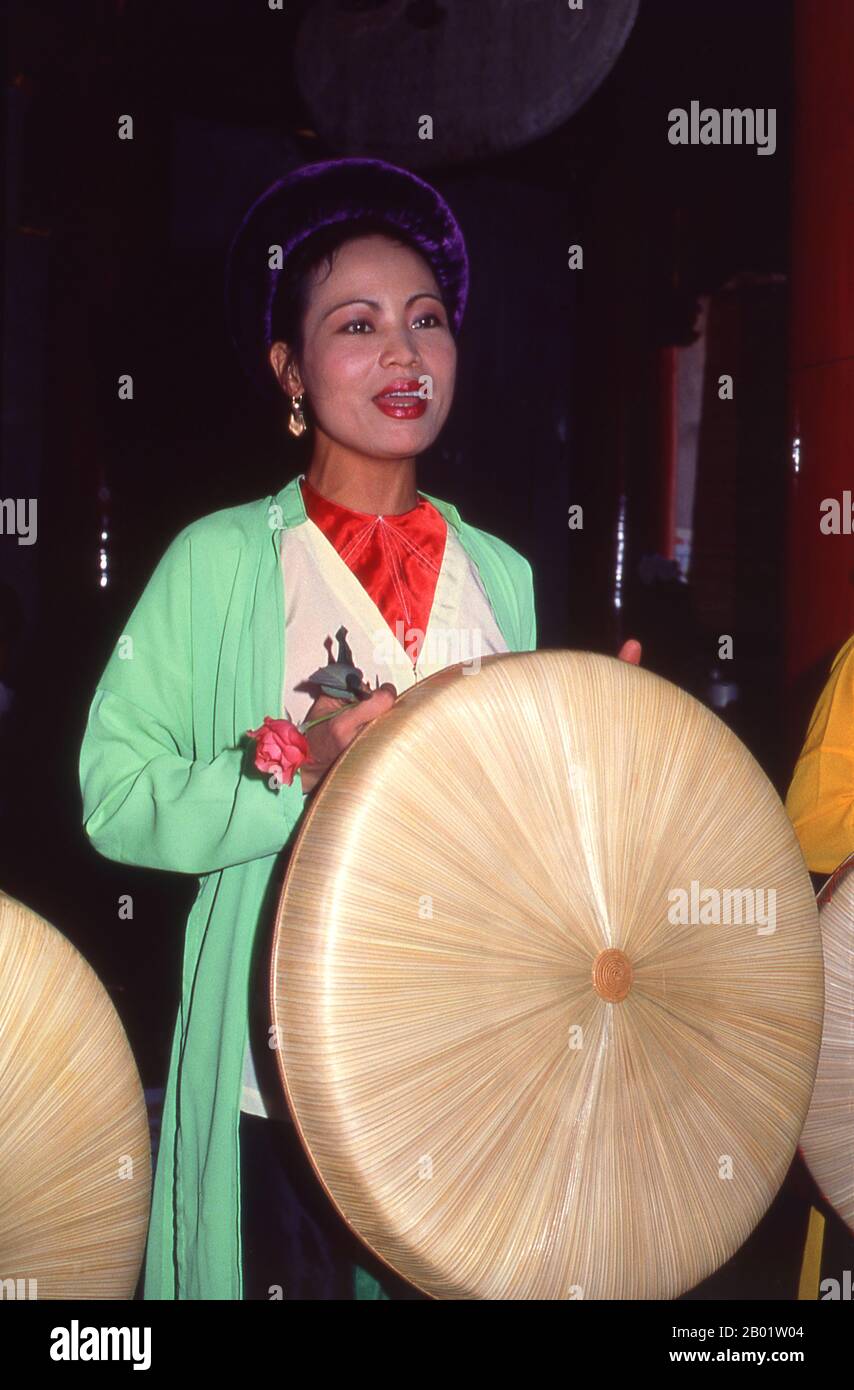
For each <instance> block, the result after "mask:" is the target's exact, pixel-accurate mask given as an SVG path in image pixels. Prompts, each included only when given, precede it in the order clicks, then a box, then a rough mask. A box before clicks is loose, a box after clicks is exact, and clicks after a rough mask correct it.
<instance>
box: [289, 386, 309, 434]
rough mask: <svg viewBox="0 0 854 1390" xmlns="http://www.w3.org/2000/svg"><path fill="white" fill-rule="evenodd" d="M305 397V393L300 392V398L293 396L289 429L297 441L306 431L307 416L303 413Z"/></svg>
mask: <svg viewBox="0 0 854 1390" xmlns="http://www.w3.org/2000/svg"><path fill="white" fill-rule="evenodd" d="M304 396H305V392H304V391H300V393H299V395H298V396H291V418H290V420H289V421H288V429H289V430H290V432H291V434H292V435H294V436H295V437H296V438H297V439H299V437H300V435H301V434H305V431H306V422H305V416H304V415H303V413H302V403H303V398H304Z"/></svg>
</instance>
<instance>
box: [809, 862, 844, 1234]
mask: <svg viewBox="0 0 854 1390" xmlns="http://www.w3.org/2000/svg"><path fill="white" fill-rule="evenodd" d="M818 904H819V921H820V923H821V939H822V946H823V949H824V989H825V1005H824V1029H823V1031H822V1039H821V1051H820V1053H819V1059H818V1072H817V1074H816V1079H815V1090H814V1091H813V1096H812V1101H811V1102H810V1108H809V1112H808V1114H807V1121H806V1124H805V1126H804V1132H803V1135H802V1137H801V1148H802V1150H803V1155H804V1158H805V1159H806V1161H807V1164H808V1165H809V1169H810V1172H811V1173H812V1175H813V1177H814V1178H815V1180H816V1182H817V1183H818V1185H819V1187H820V1188H821V1191H822V1192H823V1194H824V1196H825V1197H826V1198H827V1200H828V1202H829V1203H830V1205H831V1206H832V1207H834V1208H835V1209H836V1211H837V1212H838V1213H839V1215H840V1216H841V1217H842V1220H843V1221H845V1222H846V1223H847V1225H848V1226H850V1227H851V1229H852V1231H854V854H852V855H849V857H848V858H847V859H846V860H845V861H844V863H842V864H841V865H840V866H839V868H838V869H837V870H836V872H835V873H834V874H832V875H831V877H830V878H829V879H828V881H827V883H826V884H825V885H824V887H823V888H822V890H821V892H820V893H819V895H818Z"/></svg>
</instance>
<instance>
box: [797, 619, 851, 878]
mask: <svg viewBox="0 0 854 1390" xmlns="http://www.w3.org/2000/svg"><path fill="white" fill-rule="evenodd" d="M786 810H787V812H788V814H789V818H790V820H791V822H792V824H793V825H794V827H795V832H796V834H797V836H798V839H799V841H800V845H801V851H802V853H803V856H804V858H805V860H806V861H807V865H808V867H809V868H810V869H811V870H812V872H813V873H816V874H829V873H832V872H833V870H834V869H835V868H836V867H837V866H838V865H839V864H841V863H842V860H843V859H846V858H847V857H848V855H849V854H852V853H854V637H851V638H849V640H848V641H847V642H846V644H845V646H844V647H843V648H842V650H841V651H840V652H838V654H837V656H836V658H835V660H834V662H833V665H832V667H831V671H830V676H829V678H828V681H827V684H826V685H825V687H824V689H823V691H822V692H821V695H820V696H819V700H818V704H817V705H816V707H815V709H814V710H813V715H812V719H811V720H810V725H809V729H808V731H807V736H806V741H805V743H804V746H803V748H802V749H801V753H800V757H799V758H798V761H797V763H796V765H795V774H794V777H793V778H792V785H791V786H790V787H789V793H788V796H787V797H786Z"/></svg>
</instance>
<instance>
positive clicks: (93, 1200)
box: [0, 893, 151, 1299]
mask: <svg viewBox="0 0 854 1390" xmlns="http://www.w3.org/2000/svg"><path fill="white" fill-rule="evenodd" d="M150 1194H151V1155H150V1141H149V1134H148V1121H147V1116H146V1109H145V1098H144V1095H143V1091H142V1086H141V1084H140V1079H139V1073H138V1072H137V1069H136V1063H135V1062H134V1058H133V1054H132V1053H131V1049H130V1046H129V1044H128V1040H127V1037H126V1035H125V1031H124V1028H123V1027H122V1024H121V1021H120V1019H119V1017H118V1014H117V1013H116V1011H115V1009H114V1008H113V1005H112V1003H111V1001H110V997H109V995H108V994H107V991H106V990H105V989H104V986H103V985H102V984H101V981H100V980H99V979H98V976H97V975H96V974H95V972H94V970H92V968H91V966H89V965H88V964H87V962H86V961H85V960H84V959H83V957H82V956H81V954H80V952H79V951H78V950H77V949H76V947H74V946H73V945H72V944H71V942H70V941H69V940H68V939H67V937H65V936H63V935H62V933H61V932H58V931H57V930H56V928H55V927H52V926H51V925H50V923H49V922H46V921H45V920H44V918H43V917H40V916H39V915H38V914H37V913H35V912H33V911H31V909H30V908H27V907H24V905H23V904H22V903H19V902H16V900H15V899H14V898H10V897H9V896H8V895H7V894H5V893H0V1280H2V1281H3V1289H4V1293H3V1296H4V1297H6V1298H24V1299H26V1298H37V1299H69V1298H70V1299H78V1298H80V1299H90V1298H92V1299H123V1298H128V1299H129V1298H132V1297H133V1294H134V1290H135V1289H136V1284H137V1280H138V1278H139V1272H140V1268H141V1265H142V1256H143V1251H144V1249H145V1237H146V1231H147V1228H148V1213H149V1199H150Z"/></svg>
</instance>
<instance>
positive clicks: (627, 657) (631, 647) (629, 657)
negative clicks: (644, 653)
mask: <svg viewBox="0 0 854 1390" xmlns="http://www.w3.org/2000/svg"><path fill="white" fill-rule="evenodd" d="M640 659H641V644H640V642H638V641H636V640H635V638H634V637H630V638H629V640H628V642H624V643H623V645H622V646H621V648H620V650H619V651H618V653H617V660H618V661H627V662H628V663H629V665H630V666H640Z"/></svg>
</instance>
